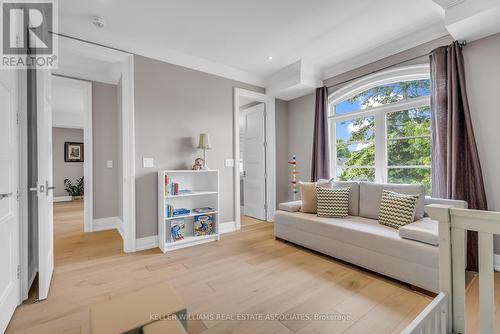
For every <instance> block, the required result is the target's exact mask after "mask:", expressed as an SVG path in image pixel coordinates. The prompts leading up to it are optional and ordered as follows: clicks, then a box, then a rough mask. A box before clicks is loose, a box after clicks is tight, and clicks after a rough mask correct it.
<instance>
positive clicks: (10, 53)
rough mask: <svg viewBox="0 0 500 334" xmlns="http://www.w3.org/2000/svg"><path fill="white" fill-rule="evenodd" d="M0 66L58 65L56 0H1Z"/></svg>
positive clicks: (37, 66)
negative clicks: (0, 45)
mask: <svg viewBox="0 0 500 334" xmlns="http://www.w3.org/2000/svg"><path fill="white" fill-rule="evenodd" d="M1 17H2V24H1V29H2V32H1V37H2V38H1V40H2V47H1V62H0V68H3V69H7V68H11V69H26V68H37V69H47V68H51V69H53V68H57V49H58V45H57V44H58V43H57V35H56V34H53V32H56V31H57V2H56V0H29V1H21V0H2V1H1Z"/></svg>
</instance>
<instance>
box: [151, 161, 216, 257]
mask: <svg viewBox="0 0 500 334" xmlns="http://www.w3.org/2000/svg"><path fill="white" fill-rule="evenodd" d="M166 175H167V176H168V177H169V179H170V180H171V182H175V183H178V184H179V190H190V191H191V192H189V193H179V194H178V195H172V194H169V193H167V191H166V185H165V176H166ZM167 205H172V206H173V207H174V208H175V209H180V208H185V209H189V210H191V211H190V213H189V214H186V215H180V216H175V217H167ZM202 207H210V208H213V211H210V212H204V213H194V212H193V211H192V210H193V209H195V208H202ZM218 210H219V171H217V170H163V171H159V172H158V244H159V247H160V249H161V250H162V251H163V252H164V253H165V252H168V251H172V250H175V249H180V248H184V247H190V246H194V245H199V244H202V243H206V242H211V241H216V240H219V239H220V233H219V211H218ZM202 215H210V216H212V218H213V227H214V233H213V234H209V235H199V236H196V235H195V234H194V220H195V217H196V216H202ZM175 219H183V220H184V225H185V235H184V239H181V240H175V241H174V240H172V236H171V224H172V221H173V220H175Z"/></svg>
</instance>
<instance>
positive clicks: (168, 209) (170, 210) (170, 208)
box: [165, 204, 174, 218]
mask: <svg viewBox="0 0 500 334" xmlns="http://www.w3.org/2000/svg"><path fill="white" fill-rule="evenodd" d="M173 215H174V206H173V205H170V204H167V205H165V216H166V217H167V218H170V217H172V216H173Z"/></svg>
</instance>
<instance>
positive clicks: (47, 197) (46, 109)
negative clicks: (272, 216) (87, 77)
mask: <svg viewBox="0 0 500 334" xmlns="http://www.w3.org/2000/svg"><path fill="white" fill-rule="evenodd" d="M36 96H37V97H36V98H37V101H36V112H37V131H38V132H37V159H38V285H39V287H38V299H39V300H43V299H46V298H47V296H48V294H49V288H50V281H51V279H52V272H53V271H54V222H53V211H52V209H53V208H52V207H53V200H54V196H53V193H54V191H53V189H54V188H53V179H52V102H51V99H52V93H51V73H50V71H49V70H37V71H36Z"/></svg>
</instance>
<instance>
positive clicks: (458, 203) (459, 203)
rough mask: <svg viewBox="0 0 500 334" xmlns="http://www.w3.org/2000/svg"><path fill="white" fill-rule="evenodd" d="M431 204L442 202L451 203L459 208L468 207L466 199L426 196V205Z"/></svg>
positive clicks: (442, 203) (450, 204)
mask: <svg viewBox="0 0 500 334" xmlns="http://www.w3.org/2000/svg"><path fill="white" fill-rule="evenodd" d="M430 204H441V205H449V206H451V207H454V208H458V209H467V207H468V205H467V202H466V201H461V200H457V199H445V198H434V197H428V196H426V197H425V205H430Z"/></svg>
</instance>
